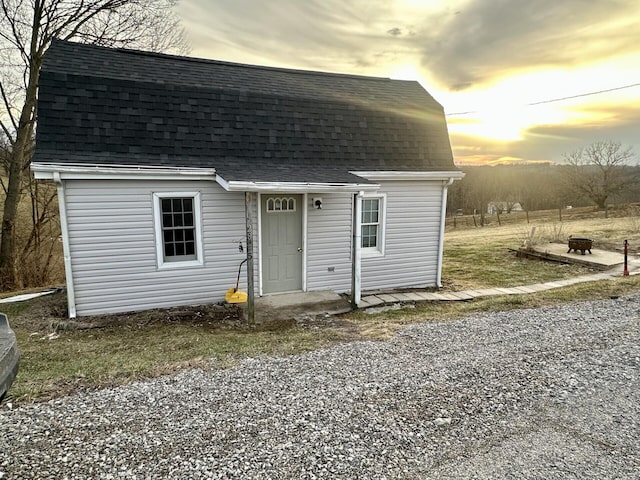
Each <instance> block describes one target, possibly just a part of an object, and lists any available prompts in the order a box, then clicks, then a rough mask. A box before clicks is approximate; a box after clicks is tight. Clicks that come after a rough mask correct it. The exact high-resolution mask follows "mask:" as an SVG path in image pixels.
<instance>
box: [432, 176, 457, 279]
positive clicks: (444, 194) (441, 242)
mask: <svg viewBox="0 0 640 480" xmlns="http://www.w3.org/2000/svg"><path fill="white" fill-rule="evenodd" d="M454 180H455V179H454V178H450V179H449V181H448V182H446V183H443V185H442V198H441V202H442V204H441V205H440V209H441V210H440V232H439V233H440V238H439V239H438V261H437V265H436V286H437V287H438V288H442V262H443V254H444V227H445V221H446V219H447V194H448V191H449V187H450V186H451V185H453V182H454Z"/></svg>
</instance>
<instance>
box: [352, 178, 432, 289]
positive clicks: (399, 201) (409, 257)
mask: <svg viewBox="0 0 640 480" xmlns="http://www.w3.org/2000/svg"><path fill="white" fill-rule="evenodd" d="M379 183H380V185H381V188H380V190H379V193H381V194H382V193H384V194H386V198H385V201H384V204H385V206H386V217H385V219H384V255H378V256H369V255H366V254H364V252H363V256H362V290H363V291H367V290H383V289H393V288H408V287H429V286H431V287H433V286H436V273H437V265H438V245H439V236H440V213H441V203H442V187H443V186H442V182H440V181H384V182H379Z"/></svg>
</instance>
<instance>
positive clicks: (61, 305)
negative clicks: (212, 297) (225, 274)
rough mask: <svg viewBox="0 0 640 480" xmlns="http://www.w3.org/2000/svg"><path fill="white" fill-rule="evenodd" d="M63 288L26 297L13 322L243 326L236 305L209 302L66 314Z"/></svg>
mask: <svg viewBox="0 0 640 480" xmlns="http://www.w3.org/2000/svg"><path fill="white" fill-rule="evenodd" d="M67 313H68V310H67V297H66V293H65V292H64V291H59V292H56V293H53V294H51V295H46V296H43V297H39V298H36V299H33V300H30V301H29V308H27V309H25V310H23V311H21V312H19V313H18V314H17V315H16V316H15V317H14V319H13V320H12V323H14V322H15V323H16V324H17V323H19V324H20V326H21V327H22V328H24V329H26V330H27V331H30V332H42V331H47V330H48V331H50V332H60V331H63V330H90V329H109V328H132V329H134V328H146V327H149V326H152V325H157V324H189V325H192V326H195V327H202V328H208V329H220V328H234V329H235V328H242V327H245V326H246V325H245V324H244V323H243V322H242V321H241V315H240V309H239V307H238V306H236V305H226V304H210V305H196V306H187V307H173V308H156V309H152V310H144V311H139V312H127V313H114V314H107V315H92V316H86V317H79V318H76V319H69V318H68V315H67Z"/></svg>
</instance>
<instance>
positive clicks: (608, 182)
mask: <svg viewBox="0 0 640 480" xmlns="http://www.w3.org/2000/svg"><path fill="white" fill-rule="evenodd" d="M634 158H635V155H634V153H633V151H632V150H631V148H630V147H626V148H625V147H623V146H622V144H621V143H620V142H615V141H612V140H605V141H600V142H595V143H592V144H591V145H589V146H587V147H584V148H580V149H578V150H576V151H574V152H572V153H569V154H567V155H565V156H564V160H565V162H566V163H567V165H568V168H567V169H565V185H566V186H567V187H568V188H569V189H571V190H572V191H574V192H575V193H577V194H579V195H582V196H584V197H586V198H588V199H589V200H590V201H592V202H593V203H595V204H596V205H597V206H598V208H601V209H604V210H605V211H606V209H607V200H608V199H609V198H610V197H612V196H615V195H619V194H621V193H623V192H624V191H625V190H626V189H628V188H630V187H631V185H633V184H634V183H636V182H637V181H638V179H637V177H636V175H635V170H634V169H632V168H631V162H632V160H633V159H634Z"/></svg>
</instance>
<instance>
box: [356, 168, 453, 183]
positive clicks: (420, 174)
mask: <svg viewBox="0 0 640 480" xmlns="http://www.w3.org/2000/svg"><path fill="white" fill-rule="evenodd" d="M349 173H351V174H353V175H357V176H358V177H362V178H366V179H367V180H371V181H380V180H434V181H448V180H451V179H453V180H460V179H462V178H463V177H464V175H465V174H464V172H461V171H460V170H443V171H431V172H424V171H398V170H372V171H350V172H349Z"/></svg>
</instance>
